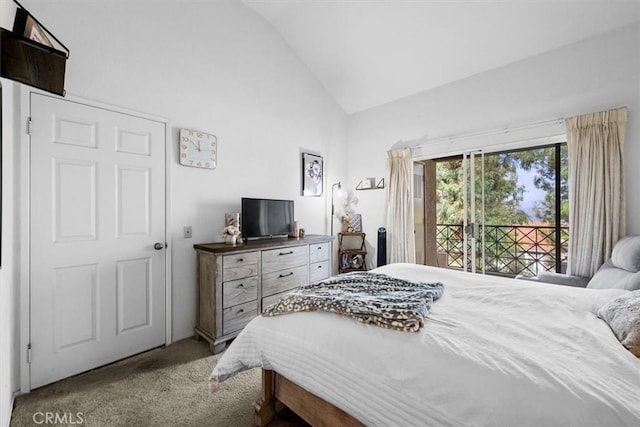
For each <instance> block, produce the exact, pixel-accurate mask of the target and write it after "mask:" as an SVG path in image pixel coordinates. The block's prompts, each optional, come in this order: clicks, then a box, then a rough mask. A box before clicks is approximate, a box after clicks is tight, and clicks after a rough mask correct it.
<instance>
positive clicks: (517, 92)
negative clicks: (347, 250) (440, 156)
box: [348, 24, 640, 261]
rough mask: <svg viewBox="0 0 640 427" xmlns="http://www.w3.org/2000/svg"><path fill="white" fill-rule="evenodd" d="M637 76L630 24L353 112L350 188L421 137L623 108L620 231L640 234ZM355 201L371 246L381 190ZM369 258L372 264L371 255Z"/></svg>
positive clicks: (639, 61)
mask: <svg viewBox="0 0 640 427" xmlns="http://www.w3.org/2000/svg"><path fill="white" fill-rule="evenodd" d="M434 66H437V64H434ZM639 76H640V25H638V24H635V25H631V26H627V27H624V28H622V29H619V30H616V31H614V32H611V33H607V34H604V35H601V36H599V37H594V38H591V39H588V40H585V41H582V42H579V43H576V44H574V45H571V46H567V47H564V48H560V49H557V50H554V51H551V52H548V53H545V54H542V55H539V56H535V57H532V58H529V59H526V60H523V61H520V62H517V63H513V64H510V65H508V66H505V67H501V68H498V69H495V70H492V71H488V72H485V73H481V74H477V75H475V76H472V77H470V78H467V79H464V80H460V81H457V82H454V83H452V84H449V85H446V86H442V87H439V88H436V89H433V90H429V91H425V92H421V93H419V94H416V95H413V96H410V97H407V98H403V99H400V100H398V101H395V102H392V103H389V104H385V105H383V106H380V107H377V108H373V109H371V110H367V111H364V112H361V113H358V114H354V115H352V116H349V133H348V139H349V146H348V157H349V159H352V160H353V161H351V162H350V163H349V178H348V181H349V186H350V187H351V188H354V187H355V185H357V183H358V182H359V180H360V179H361V178H362V177H367V176H378V177H380V176H385V175H386V151H387V150H389V149H391V148H392V146H394V145H397V146H401V145H403V144H406V143H407V142H408V141H413V140H416V139H421V138H423V137H425V135H426V137H427V139H435V138H439V137H446V136H456V135H464V134H468V133H475V132H481V131H483V130H493V129H500V128H504V127H507V126H517V125H522V124H528V123H535V122H538V121H546V120H550V119H555V118H563V117H569V116H574V115H577V114H582V113H588V112H594V111H601V110H606V109H610V108H616V107H621V106H627V107H628V113H629V117H628V120H629V123H628V126H627V138H626V145H625V158H626V159H627V168H626V178H627V182H628V183H629V185H628V191H627V231H628V233H630V234H631V233H636V234H637V233H640V217H639V216H638V215H636V214H634V213H635V212H638V211H640V193H638V192H637V191H635V185H634V183H638V182H640V167H638V166H639V165H640V160H638V159H640V78H639ZM409 144H411V142H409ZM467 147H468V141H466V143H465V147H464V148H467ZM441 148H442V147H441V145H440V144H439V145H438V146H437V147H435V146H434V147H432V149H433V150H436V152H437V151H438V150H441ZM456 148H460V149H461V150H462V148H463V147H462V146H461V145H459V146H456V145H455V144H452V146H451V150H452V151H453V150H455V149H456ZM429 149H430V147H429V146H428V145H427V146H426V147H424V148H423V149H422V153H423V154H427V153H428V152H429ZM355 159H357V161H356V160H355ZM357 195H358V198H359V205H358V211H359V212H360V213H362V221H363V224H364V228H365V230H364V231H365V232H366V233H367V237H368V239H367V240H368V242H369V245H370V248H372V247H375V246H377V245H376V237H375V236H376V234H377V228H378V227H380V226H383V225H384V224H383V218H384V215H383V214H384V205H385V191H381V190H378V191H358V192H357ZM370 257H371V260H373V261H375V259H376V257H375V253H372V254H371V255H370Z"/></svg>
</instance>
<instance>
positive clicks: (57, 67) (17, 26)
mask: <svg viewBox="0 0 640 427" xmlns="http://www.w3.org/2000/svg"><path fill="white" fill-rule="evenodd" d="M15 4H16V5H17V8H16V14H15V20H14V25H13V31H9V30H8V29H5V28H0V76H2V77H5V78H7V79H11V80H15V81H17V82H20V83H24V84H27V85H29V86H33V87H36V88H38V89H43V90H46V91H47V92H52V93H55V94H57V95H62V96H64V92H65V91H64V73H65V66H66V62H67V59H68V58H69V49H67V48H66V47H65V46H64V45H63V44H62V43H60V41H59V40H58V39H57V38H56V37H55V36H54V35H53V34H51V33H50V32H49V31H48V30H47V29H46V28H45V27H44V26H43V25H42V24H40V23H39V22H38V20H37V19H35V18H34V17H33V16H32V15H31V14H30V13H29V12H28V11H27V10H26V9H24V8H23V7H22V6H21V5H20V4H19V3H18V2H15Z"/></svg>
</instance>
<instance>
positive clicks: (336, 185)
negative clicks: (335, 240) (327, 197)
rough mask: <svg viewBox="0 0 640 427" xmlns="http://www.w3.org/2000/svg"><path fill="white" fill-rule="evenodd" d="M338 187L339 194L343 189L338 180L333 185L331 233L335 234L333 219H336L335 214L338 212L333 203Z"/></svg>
mask: <svg viewBox="0 0 640 427" xmlns="http://www.w3.org/2000/svg"><path fill="white" fill-rule="evenodd" d="M336 187H338V195H340V192H341V190H342V184H340V182H336V183H335V184H333V185H332V186H331V235H332V236H333V221H335V218H334V214H335V212H336V209H335V205H334V203H333V196H334V195H335V191H334V190H335V188H336Z"/></svg>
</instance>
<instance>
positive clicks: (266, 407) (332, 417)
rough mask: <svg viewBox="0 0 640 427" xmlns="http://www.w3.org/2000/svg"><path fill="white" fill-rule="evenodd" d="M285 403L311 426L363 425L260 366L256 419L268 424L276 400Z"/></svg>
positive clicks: (254, 404) (272, 414)
mask: <svg viewBox="0 0 640 427" xmlns="http://www.w3.org/2000/svg"><path fill="white" fill-rule="evenodd" d="M277 402H279V403H280V404H282V405H284V406H286V407H287V408H289V409H290V410H291V411H293V412H294V413H295V414H296V415H298V416H299V417H300V418H302V419H303V420H305V421H306V422H307V423H309V424H311V425H312V426H314V427H315V426H320V427H322V426H327V427H328V426H341V427H356V426H364V424H362V423H361V422H360V421H358V420H356V419H355V418H353V417H352V416H351V415H349V414H347V413H346V412H344V411H343V410H342V409H340V408H337V407H335V406H333V405H332V404H331V403H329V402H327V401H326V400H324V399H322V398H320V397H318V396H316V395H315V394H313V393H311V392H309V391H307V390H305V389H304V388H302V387H300V386H299V385H297V384H295V383H293V382H291V381H289V380H288V379H287V378H285V377H283V376H282V375H280V374H278V373H277V372H275V371H271V370H267V369H263V370H262V391H261V393H260V397H258V399H257V400H256V401H255V402H254V403H253V407H254V409H255V423H256V425H257V426H259V427H265V426H267V425H268V424H269V423H270V422H271V421H272V420H273V419H274V418H275V416H276V403H277Z"/></svg>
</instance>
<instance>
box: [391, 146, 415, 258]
mask: <svg viewBox="0 0 640 427" xmlns="http://www.w3.org/2000/svg"><path fill="white" fill-rule="evenodd" d="M387 173H388V176H387V182H388V185H387V206H386V210H385V218H386V221H385V222H386V226H387V251H388V254H389V262H390V263H394V262H410V263H415V262H416V242H415V236H414V220H413V160H412V158H411V150H410V149H408V148H405V149H400V150H391V151H388V152H387Z"/></svg>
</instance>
